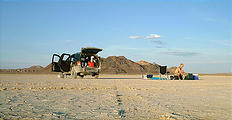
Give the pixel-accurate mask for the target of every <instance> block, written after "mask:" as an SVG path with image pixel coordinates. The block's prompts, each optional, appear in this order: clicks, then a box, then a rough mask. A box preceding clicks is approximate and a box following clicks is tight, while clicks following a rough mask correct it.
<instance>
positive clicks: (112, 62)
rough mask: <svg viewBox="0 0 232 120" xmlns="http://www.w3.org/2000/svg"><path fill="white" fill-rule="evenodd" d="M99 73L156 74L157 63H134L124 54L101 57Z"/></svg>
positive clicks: (157, 69) (157, 70)
mask: <svg viewBox="0 0 232 120" xmlns="http://www.w3.org/2000/svg"><path fill="white" fill-rule="evenodd" d="M101 71H102V72H101V73H105V74H106V73H108V74H142V73H144V74H145V73H148V74H157V73H158V72H159V65H158V64H150V63H148V62H146V61H143V62H139V63H136V62H134V61H132V60H129V59H127V58H125V57H124V56H110V57H107V58H102V69H101Z"/></svg>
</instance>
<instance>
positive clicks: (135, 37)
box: [128, 36, 141, 39]
mask: <svg viewBox="0 0 232 120" xmlns="http://www.w3.org/2000/svg"><path fill="white" fill-rule="evenodd" d="M128 38H129V39H138V38H141V36H129V37H128Z"/></svg>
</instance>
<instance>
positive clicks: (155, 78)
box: [151, 77, 160, 80]
mask: <svg viewBox="0 0 232 120" xmlns="http://www.w3.org/2000/svg"><path fill="white" fill-rule="evenodd" d="M151 79H152V80H159V79H160V78H159V77H153V78H151Z"/></svg>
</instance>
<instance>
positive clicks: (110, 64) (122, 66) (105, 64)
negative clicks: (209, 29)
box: [0, 56, 176, 74]
mask: <svg viewBox="0 0 232 120" xmlns="http://www.w3.org/2000/svg"><path fill="white" fill-rule="evenodd" d="M101 61H102V66H101V74H145V73H147V74H159V66H160V65H158V64H156V63H155V62H153V64H152V63H149V62H147V61H137V62H134V61H132V60H129V59H127V58H126V57H124V56H109V57H107V58H101ZM51 68H52V64H49V65H47V66H46V67H42V66H31V67H29V68H24V69H0V72H11V73H19V72H20V73H52V72H51ZM175 70H176V67H171V68H169V69H168V71H169V72H170V73H174V72H175Z"/></svg>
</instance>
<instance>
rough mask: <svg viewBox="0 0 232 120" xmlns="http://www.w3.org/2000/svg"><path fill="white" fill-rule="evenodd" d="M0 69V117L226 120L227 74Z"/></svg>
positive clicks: (231, 99)
mask: <svg viewBox="0 0 232 120" xmlns="http://www.w3.org/2000/svg"><path fill="white" fill-rule="evenodd" d="M140 77H141V76H140V75H101V76H100V78H99V79H92V78H85V79H70V78H65V79H60V78H57V76H56V75H42V74H41V75H36V74H34V75H33V74H19V75H17V74H0V119H78V120H79V119H133V120H134V119H173V120H175V119H177V120H179V119H191V120H192V119H193V120H194V119H196V120H198V119H210V120H211V119H215V120H216V119H220V120H222V119H225V120H227V119H232V116H231V115H232V110H231V109H232V106H231V105H232V104H231V103H232V96H231V95H232V94H231V92H232V79H231V78H232V77H231V76H227V77H225V76H224V77H223V76H202V77H201V80H197V81H193V80H184V81H177V80H174V81H173V80H143V79H140Z"/></svg>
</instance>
